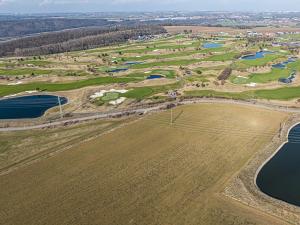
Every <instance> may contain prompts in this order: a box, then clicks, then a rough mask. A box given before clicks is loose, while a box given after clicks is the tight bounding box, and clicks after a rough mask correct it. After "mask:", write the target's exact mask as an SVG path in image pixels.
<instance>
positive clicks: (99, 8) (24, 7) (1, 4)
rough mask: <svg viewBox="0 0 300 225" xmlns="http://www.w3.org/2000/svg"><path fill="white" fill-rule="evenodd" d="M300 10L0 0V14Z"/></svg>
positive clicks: (111, 0)
mask: <svg viewBox="0 0 300 225" xmlns="http://www.w3.org/2000/svg"><path fill="white" fill-rule="evenodd" d="M172 10H174V11H179V10H183V11H300V4H299V0H285V1H282V0H280V1H279V0H260V1H258V0H214V1H207V0H151V1H149V0H0V13H54V12H114V11H127V12H128V11H132V12H134V11H172Z"/></svg>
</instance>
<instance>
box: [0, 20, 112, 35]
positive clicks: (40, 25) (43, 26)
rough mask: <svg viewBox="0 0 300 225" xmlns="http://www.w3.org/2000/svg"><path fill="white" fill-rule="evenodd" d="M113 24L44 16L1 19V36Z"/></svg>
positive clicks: (110, 23) (104, 21) (102, 21)
mask: <svg viewBox="0 0 300 225" xmlns="http://www.w3.org/2000/svg"><path fill="white" fill-rule="evenodd" d="M113 24H114V23H113V22H109V21H107V20H105V19H65V18H49V19H47V18H43V19H23V20H11V21H1V23H0V38H3V37H20V36H26V35H31V34H37V33H42V32H51V31H59V30H65V29H72V28H80V27H91V26H106V25H113Z"/></svg>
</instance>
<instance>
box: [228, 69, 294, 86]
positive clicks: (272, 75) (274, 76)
mask: <svg viewBox="0 0 300 225" xmlns="http://www.w3.org/2000/svg"><path fill="white" fill-rule="evenodd" d="M290 74H291V71H290V70H288V69H277V68H273V69H272V71H271V72H269V73H253V74H251V75H249V76H248V79H247V78H243V77H237V76H231V78H230V81H231V82H232V83H234V84H249V83H268V82H272V81H277V80H278V79H279V78H287V77H289V76H290Z"/></svg>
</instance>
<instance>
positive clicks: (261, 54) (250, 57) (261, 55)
mask: <svg viewBox="0 0 300 225" xmlns="http://www.w3.org/2000/svg"><path fill="white" fill-rule="evenodd" d="M266 54H273V52H270V51H260V52H256V53H255V54H253V55H245V56H243V57H242V58H241V59H244V60H255V59H261V58H264V57H265V55H266Z"/></svg>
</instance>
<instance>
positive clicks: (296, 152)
mask: <svg viewBox="0 0 300 225" xmlns="http://www.w3.org/2000/svg"><path fill="white" fill-rule="evenodd" d="M288 140H289V141H288V143H286V144H284V145H283V146H282V148H281V149H280V150H279V151H278V152H277V153H276V155H275V156H274V157H273V158H272V159H271V160H269V161H268V162H267V163H266V164H265V165H264V166H263V167H262V169H261V170H260V171H259V173H258V175H257V179H256V184H257V186H258V187H259V189H260V190H261V191H262V192H264V193H265V194H267V195H269V196H271V197H273V198H276V199H279V200H282V201H285V202H287V203H290V204H293V205H296V206H300V124H298V125H297V126H295V127H294V128H292V129H291V131H290V133H289V138H288Z"/></svg>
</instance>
